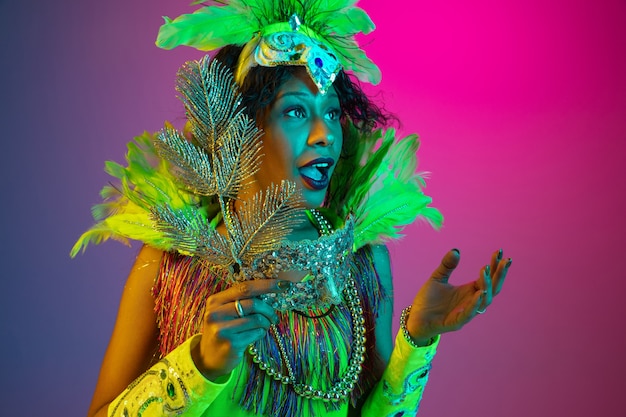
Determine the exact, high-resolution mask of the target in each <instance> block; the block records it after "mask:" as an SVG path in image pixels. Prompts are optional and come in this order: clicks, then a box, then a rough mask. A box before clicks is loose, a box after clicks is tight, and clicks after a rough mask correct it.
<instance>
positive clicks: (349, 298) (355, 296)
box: [248, 209, 366, 402]
mask: <svg viewBox="0 0 626 417" xmlns="http://www.w3.org/2000/svg"><path fill="white" fill-rule="evenodd" d="M310 212H311V214H312V216H313V217H314V218H315V220H316V222H317V223H318V225H319V226H320V231H321V234H322V235H328V234H330V232H331V230H332V228H331V225H330V223H329V222H328V220H326V218H324V216H322V214H321V213H319V212H318V211H317V210H315V209H311V210H310ZM343 296H344V300H345V301H346V303H347V305H348V310H349V311H350V319H351V320H352V346H351V348H352V349H351V352H350V359H349V361H348V367H347V369H346V371H345V373H344V374H343V376H342V377H341V378H340V380H339V381H337V382H336V383H334V384H333V385H332V386H331V387H330V389H329V390H327V391H322V390H320V389H316V388H315V387H313V386H312V385H310V384H306V383H303V382H300V381H297V380H296V376H295V374H294V371H293V368H292V366H291V362H290V361H289V357H288V355H287V349H286V348H285V343H284V341H283V339H282V337H281V335H280V333H279V332H278V328H277V327H276V326H275V325H273V324H272V325H271V326H270V330H271V332H272V336H273V337H274V339H275V340H276V344H277V346H278V350H279V351H280V358H281V362H282V365H283V367H284V368H285V369H286V371H287V374H286V375H285V374H284V373H283V372H281V371H280V370H276V369H274V368H272V367H271V365H270V364H268V363H267V362H266V361H264V360H263V359H262V358H261V357H260V354H259V351H258V349H257V348H256V347H255V346H254V345H250V346H249V347H248V353H249V354H250V356H251V357H252V361H253V362H254V363H256V364H257V366H258V367H259V369H261V370H262V371H264V372H265V373H266V374H267V375H269V376H270V377H271V378H273V379H274V380H276V381H278V382H280V383H282V384H285V385H291V386H292V388H293V390H294V392H295V393H296V394H297V395H299V396H301V397H305V398H310V399H316V400H323V401H325V402H329V401H332V402H337V401H342V400H344V399H345V398H346V397H347V396H348V394H350V393H351V392H352V390H353V388H354V385H355V384H356V383H357V381H358V380H359V375H360V373H361V369H362V368H363V362H364V361H365V340H366V339H365V319H364V318H363V308H362V307H361V300H360V299H359V293H358V291H357V289H356V282H355V281H354V278H349V280H348V285H347V287H346V288H345V289H344V290H343Z"/></svg>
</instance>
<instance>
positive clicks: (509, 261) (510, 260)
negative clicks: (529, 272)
mask: <svg viewBox="0 0 626 417" xmlns="http://www.w3.org/2000/svg"><path fill="white" fill-rule="evenodd" d="M512 263H513V258H509V260H508V261H506V267H507V268H508V267H509V266H511V264H512Z"/></svg>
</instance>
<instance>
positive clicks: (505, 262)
mask: <svg viewBox="0 0 626 417" xmlns="http://www.w3.org/2000/svg"><path fill="white" fill-rule="evenodd" d="M512 262H513V259H511V258H507V259H501V260H500V262H499V263H498V266H497V268H496V270H495V273H494V274H493V295H498V294H500V291H502V286H503V285H504V280H505V278H506V275H507V273H508V271H509V267H510V266H511V263H512Z"/></svg>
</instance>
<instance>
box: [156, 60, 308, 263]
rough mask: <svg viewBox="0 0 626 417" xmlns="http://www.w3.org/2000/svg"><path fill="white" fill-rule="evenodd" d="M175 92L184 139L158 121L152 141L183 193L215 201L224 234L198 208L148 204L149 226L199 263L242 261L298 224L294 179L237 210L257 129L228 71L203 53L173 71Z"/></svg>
mask: <svg viewBox="0 0 626 417" xmlns="http://www.w3.org/2000/svg"><path fill="white" fill-rule="evenodd" d="M177 90H178V91H179V93H180V94H181V100H182V102H183V104H184V105H185V110H186V114H187V119H188V121H189V123H188V128H187V129H188V131H189V135H190V139H188V138H187V137H186V136H185V134H184V133H181V132H179V131H178V130H176V129H173V128H172V127H167V126H166V127H165V128H164V129H163V130H161V132H159V134H158V135H157V140H156V142H155V147H156V149H157V151H158V153H159V155H160V156H161V157H162V158H163V159H165V160H166V161H168V162H169V163H170V164H171V165H172V166H173V167H174V171H173V174H174V175H175V176H176V177H177V178H178V180H179V181H180V183H181V184H183V185H184V186H185V187H186V188H188V190H189V191H191V192H193V193H195V194H199V195H204V196H213V198H215V199H217V201H218V202H219V205H220V208H221V216H222V218H223V221H224V224H225V226H226V231H227V234H226V235H222V234H220V233H218V231H217V230H216V229H215V224H211V222H209V219H207V218H206V217H205V216H204V215H203V214H202V212H200V211H194V210H190V209H189V208H188V207H186V208H182V209H176V208H173V207H170V206H167V205H160V206H156V207H154V208H153V210H152V217H153V219H154V221H155V223H156V227H157V228H158V229H159V230H160V231H161V232H162V233H163V234H164V235H165V236H167V238H168V239H169V240H171V241H172V242H174V244H173V246H174V247H175V248H177V249H178V250H180V251H182V252H184V253H188V254H191V255H195V256H199V257H201V258H202V259H203V260H205V261H206V262H207V264H211V265H213V266H218V267H231V266H232V265H234V264H238V265H239V266H241V265H243V264H249V263H250V262H252V260H253V259H254V258H256V257H257V256H258V255H259V254H261V253H263V252H266V251H268V250H273V249H276V248H277V247H278V246H279V245H280V243H281V241H283V240H284V238H285V237H286V236H287V234H288V233H289V232H290V231H291V230H292V229H293V227H294V226H295V225H296V224H297V223H299V221H300V220H299V217H298V216H297V215H296V211H297V210H299V209H301V208H302V197H301V194H300V192H299V191H298V190H297V188H296V185H295V184H293V183H291V182H288V181H283V182H281V183H280V184H278V185H277V184H273V185H272V186H271V187H269V188H268V189H267V190H265V191H259V192H258V193H256V194H255V195H254V196H253V197H252V198H250V199H249V200H246V201H243V202H241V204H238V205H237V207H239V208H237V207H236V205H235V201H236V200H237V199H238V196H239V195H240V193H241V191H242V190H245V189H246V188H247V187H248V186H249V185H250V184H251V183H252V182H253V181H254V178H253V176H254V174H255V173H256V172H257V171H258V168H259V164H260V157H261V149H262V142H261V135H262V132H261V131H260V130H259V129H258V128H257V126H256V123H255V121H254V120H252V119H250V118H249V117H248V116H247V115H246V114H245V113H244V111H243V109H241V108H240V107H239V103H240V101H241V100H240V99H241V98H240V94H239V92H238V89H237V86H236V84H235V82H234V80H233V77H232V75H231V73H230V71H228V70H227V69H226V68H225V67H224V66H223V65H222V64H220V63H219V62H218V61H215V60H210V59H209V58H208V57H205V58H203V59H201V60H200V61H193V62H188V63H187V64H185V65H184V66H183V67H182V68H181V70H180V71H179V72H178V81H177ZM213 223H215V222H213Z"/></svg>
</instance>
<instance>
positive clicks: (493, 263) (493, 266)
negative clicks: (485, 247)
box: [489, 249, 502, 275]
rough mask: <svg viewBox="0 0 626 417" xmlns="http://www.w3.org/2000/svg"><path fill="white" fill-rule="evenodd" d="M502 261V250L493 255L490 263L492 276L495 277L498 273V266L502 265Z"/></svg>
mask: <svg viewBox="0 0 626 417" xmlns="http://www.w3.org/2000/svg"><path fill="white" fill-rule="evenodd" d="M501 260H502V249H498V250H497V251H495V252H494V253H493V254H492V255H491V262H490V263H489V266H490V267H491V273H492V275H495V273H496V271H497V270H498V264H500V261H501Z"/></svg>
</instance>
